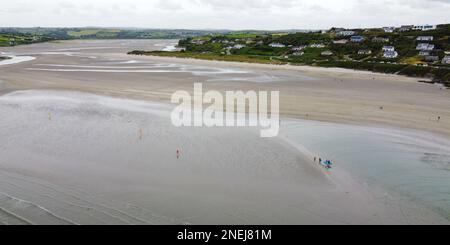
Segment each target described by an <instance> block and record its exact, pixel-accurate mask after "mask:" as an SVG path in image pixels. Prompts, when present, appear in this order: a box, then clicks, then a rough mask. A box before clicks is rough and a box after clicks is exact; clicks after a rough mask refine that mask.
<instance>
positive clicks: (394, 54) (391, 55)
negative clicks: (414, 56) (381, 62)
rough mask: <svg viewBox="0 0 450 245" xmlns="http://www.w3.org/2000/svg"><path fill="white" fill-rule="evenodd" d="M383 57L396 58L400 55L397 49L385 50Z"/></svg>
mask: <svg viewBox="0 0 450 245" xmlns="http://www.w3.org/2000/svg"><path fill="white" fill-rule="evenodd" d="M383 57H384V58H387V59H395V58H397V57H398V53H397V51H386V52H384V54H383Z"/></svg>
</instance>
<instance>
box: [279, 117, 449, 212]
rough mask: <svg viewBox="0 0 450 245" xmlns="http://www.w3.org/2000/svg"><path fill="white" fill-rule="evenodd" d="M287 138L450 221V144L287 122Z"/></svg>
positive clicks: (422, 136)
mask: <svg viewBox="0 0 450 245" xmlns="http://www.w3.org/2000/svg"><path fill="white" fill-rule="evenodd" d="M282 128H283V135H286V137H287V138H289V139H290V140H293V141H296V142H300V143H301V144H302V145H304V146H305V147H306V148H307V149H308V150H309V151H311V153H312V154H313V155H315V156H318V157H322V159H324V160H325V159H329V160H332V161H334V163H335V164H336V165H339V166H340V167H343V168H344V169H345V170H346V171H349V172H350V173H352V174H353V175H354V176H357V177H358V178H360V179H363V180H364V181H366V182H367V183H368V184H372V185H378V186H382V187H383V188H385V189H386V190H387V191H390V192H395V193H399V194H402V195H403V196H404V197H405V198H408V199H410V200H413V201H416V202H420V203H422V204H425V205H426V206H428V207H432V208H433V209H434V210H435V211H437V212H439V213H440V214H442V215H443V216H445V217H447V218H448V219H450V140H448V139H445V138H440V137H438V136H436V135H432V134H428V133H424V132H414V131H402V130H397V129H388V128H377V127H362V126H355V125H344V124H333V123H323V122H311V121H299V120H296V121H287V122H283V126H282Z"/></svg>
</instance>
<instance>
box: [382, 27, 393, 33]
mask: <svg viewBox="0 0 450 245" xmlns="http://www.w3.org/2000/svg"><path fill="white" fill-rule="evenodd" d="M383 30H384V32H388V33H392V32H394V31H395V27H393V26H389V27H383Z"/></svg>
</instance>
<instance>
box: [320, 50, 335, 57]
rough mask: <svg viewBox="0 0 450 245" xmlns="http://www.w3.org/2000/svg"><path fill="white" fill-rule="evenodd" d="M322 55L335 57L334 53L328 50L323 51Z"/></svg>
mask: <svg viewBox="0 0 450 245" xmlns="http://www.w3.org/2000/svg"><path fill="white" fill-rule="evenodd" d="M321 55H322V56H331V55H333V52H331V51H330V50H327V51H323V52H322V53H321Z"/></svg>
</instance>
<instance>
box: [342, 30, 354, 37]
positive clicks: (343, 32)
mask: <svg viewBox="0 0 450 245" xmlns="http://www.w3.org/2000/svg"><path fill="white" fill-rule="evenodd" d="M355 33H356V32H354V31H340V32H338V33H337V35H338V36H344V37H347V36H353V35H355Z"/></svg>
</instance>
